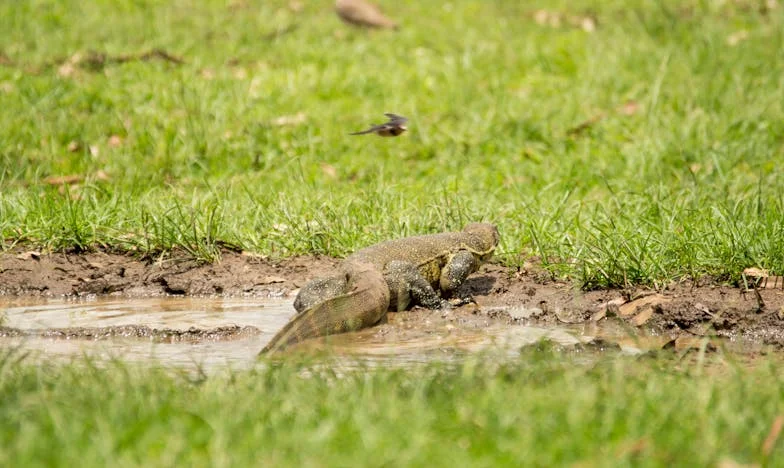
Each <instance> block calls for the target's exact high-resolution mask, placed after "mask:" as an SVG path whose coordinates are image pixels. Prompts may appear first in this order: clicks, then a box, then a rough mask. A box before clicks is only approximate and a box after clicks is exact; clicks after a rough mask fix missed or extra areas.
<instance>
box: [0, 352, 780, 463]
mask: <svg viewBox="0 0 784 468" xmlns="http://www.w3.org/2000/svg"><path fill="white" fill-rule="evenodd" d="M16 359H17V356H16V355H15V354H14V353H6V354H5V355H4V356H3V357H2V359H0V394H2V395H3V397H2V398H1V399H0V416H2V417H0V445H1V446H2V447H3V449H2V450H0V464H3V465H5V466H39V465H46V466H72V465H73V464H74V463H78V464H79V465H80V466H106V465H107V464H111V465H112V466H137V465H144V466H150V465H153V466H174V465H176V466H347V465H351V466H455V465H459V466H499V465H504V466H521V465H525V466H565V465H570V464H573V463H578V464H580V466H628V465H634V466H716V465H717V463H718V462H720V461H735V462H739V463H762V464H765V466H781V464H782V462H781V460H782V459H784V458H782V457H784V442H782V440H780V439H781V436H779V439H774V442H772V443H769V445H768V446H767V447H766V446H765V440H766V438H768V435H769V434H770V433H771V427H772V426H773V422H774V420H775V419H776V417H777V416H778V415H781V414H782V411H784V407H783V406H782V402H783V401H784V393H782V389H784V381H782V377H781V373H780V372H778V367H779V365H778V363H777V362H763V363H759V364H758V365H757V366H756V367H754V368H746V367H743V366H740V365H736V364H726V363H725V364H723V365H721V366H717V365H712V366H710V367H702V366H701V365H699V364H697V362H698V361H696V360H695V361H691V360H689V359H687V360H685V361H682V362H681V364H680V365H679V366H674V365H669V364H668V365H662V364H663V363H664V362H665V361H667V359H657V360H647V359H644V358H642V359H638V360H634V359H630V358H625V359H621V358H619V359H612V358H608V359H606V360H605V362H603V363H601V364H593V365H588V364H584V363H583V364H580V361H579V360H576V359H570V358H569V356H568V355H562V354H560V353H559V352H554V351H553V350H551V349H548V347H546V346H542V347H540V348H539V349H536V350H532V351H528V352H525V353H522V354H521V356H520V358H519V359H518V360H516V361H514V362H511V363H508V364H501V365H499V364H490V365H488V361H483V360H482V359H481V358H477V359H475V360H469V361H467V362H465V363H464V364H460V365H457V366H455V367H451V368H447V367H444V366H443V365H438V364H429V365H426V366H422V367H414V368H409V369H386V370H384V369H379V368H375V369H358V370H355V371H348V372H340V371H336V370H334V369H333V368H331V367H324V366H317V367H308V366H305V367H302V366H301V365H295V364H287V365H284V366H278V367H272V368H266V369H265V368H259V369H257V370H254V371H242V372H232V373H228V374H226V373H224V374H219V375H216V376H211V377H204V376H197V375H194V374H187V373H180V372H175V371H171V370H169V371H167V370H162V369H160V368H156V367H145V368H142V367H139V366H132V365H127V364H122V363H119V362H113V363H109V364H108V365H101V366H96V365H95V364H94V363H91V362H89V361H86V362H85V361H81V360H79V361H76V362H74V363H71V364H66V365H62V364H61V365H43V366H34V365H31V364H24V363H22V364H20V363H17V362H16ZM580 359H583V358H580ZM583 362H584V361H583Z"/></svg>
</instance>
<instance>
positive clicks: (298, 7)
mask: <svg viewBox="0 0 784 468" xmlns="http://www.w3.org/2000/svg"><path fill="white" fill-rule="evenodd" d="M304 9H305V4H304V3H303V2H300V1H299V0H290V1H289V10H291V11H293V12H294V13H300V12H301V11H302V10H304Z"/></svg>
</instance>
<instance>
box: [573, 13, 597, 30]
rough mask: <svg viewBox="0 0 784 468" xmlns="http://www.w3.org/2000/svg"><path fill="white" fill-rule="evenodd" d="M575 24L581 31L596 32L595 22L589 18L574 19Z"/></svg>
mask: <svg viewBox="0 0 784 468" xmlns="http://www.w3.org/2000/svg"><path fill="white" fill-rule="evenodd" d="M575 19H576V21H577V23H578V24H579V25H580V28H582V30H583V31H585V32H589V33H592V32H594V31H596V20H595V19H593V18H591V17H590V16H583V17H579V16H578V17H575Z"/></svg>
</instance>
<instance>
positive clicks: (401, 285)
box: [384, 260, 449, 311]
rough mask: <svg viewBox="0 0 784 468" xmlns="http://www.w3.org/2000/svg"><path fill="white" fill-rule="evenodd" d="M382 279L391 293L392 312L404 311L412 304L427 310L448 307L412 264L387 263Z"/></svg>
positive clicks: (402, 262) (400, 262) (394, 261)
mask: <svg viewBox="0 0 784 468" xmlns="http://www.w3.org/2000/svg"><path fill="white" fill-rule="evenodd" d="M384 278H386V280H387V284H388V285H389V290H390V292H391V300H390V309H392V310H397V311H401V310H406V309H407V308H408V306H409V305H411V303H412V302H413V303H414V304H417V305H421V306H422V307H427V308H428V309H440V308H442V307H449V303H448V302H447V301H445V300H443V299H441V296H440V295H439V294H438V293H437V292H436V291H435V290H434V289H433V287H432V286H430V283H429V282H428V281H427V280H426V279H425V278H424V277H423V276H422V275H421V274H420V273H419V270H418V269H417V267H416V265H414V264H413V263H410V262H406V261H402V260H393V261H391V262H389V263H387V265H386V268H385V269H384Z"/></svg>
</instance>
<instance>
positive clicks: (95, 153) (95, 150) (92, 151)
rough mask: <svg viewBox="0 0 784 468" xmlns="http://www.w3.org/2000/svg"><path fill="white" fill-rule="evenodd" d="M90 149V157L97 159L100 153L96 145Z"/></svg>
mask: <svg viewBox="0 0 784 468" xmlns="http://www.w3.org/2000/svg"><path fill="white" fill-rule="evenodd" d="M88 149H89V150H90V155H91V156H92V157H94V158H97V157H98V153H99V150H98V146H96V145H90V146H89V147H88Z"/></svg>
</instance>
